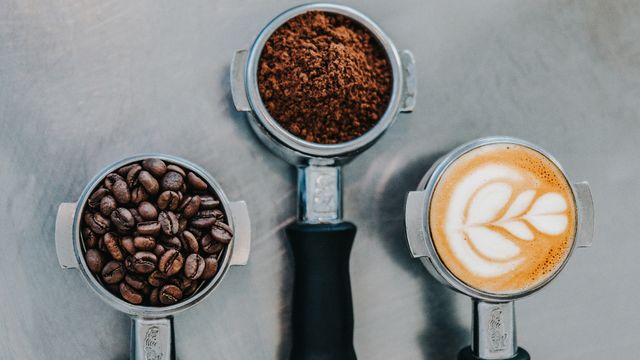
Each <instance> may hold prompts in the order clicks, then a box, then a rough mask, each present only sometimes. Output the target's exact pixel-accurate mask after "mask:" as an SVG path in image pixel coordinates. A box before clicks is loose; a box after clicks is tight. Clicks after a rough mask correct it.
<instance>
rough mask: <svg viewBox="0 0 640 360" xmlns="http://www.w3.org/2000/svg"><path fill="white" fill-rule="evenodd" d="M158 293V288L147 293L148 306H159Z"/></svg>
mask: <svg viewBox="0 0 640 360" xmlns="http://www.w3.org/2000/svg"><path fill="white" fill-rule="evenodd" d="M159 293H160V289H158V288H154V289H153V290H151V293H149V304H150V305H153V306H156V305H159V304H160V299H159V297H158V296H159V295H158V294H159Z"/></svg>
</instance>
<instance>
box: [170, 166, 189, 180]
mask: <svg viewBox="0 0 640 360" xmlns="http://www.w3.org/2000/svg"><path fill="white" fill-rule="evenodd" d="M167 171H173V172H177V173H178V174H180V176H182V177H183V178H184V177H186V176H187V173H186V172H184V169H183V168H181V167H180V166H178V165H174V164H169V165H167Z"/></svg>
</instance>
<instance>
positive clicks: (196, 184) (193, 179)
mask: <svg viewBox="0 0 640 360" xmlns="http://www.w3.org/2000/svg"><path fill="white" fill-rule="evenodd" d="M187 181H188V182H189V185H191V187H192V188H193V189H194V190H197V191H205V190H207V188H208V187H209V186H208V185H207V183H206V182H204V180H202V179H201V178H200V177H198V175H196V174H194V173H193V172H191V171H190V172H189V173H188V174H187Z"/></svg>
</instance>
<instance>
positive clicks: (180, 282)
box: [167, 275, 191, 290]
mask: <svg viewBox="0 0 640 360" xmlns="http://www.w3.org/2000/svg"><path fill="white" fill-rule="evenodd" d="M168 284H171V285H175V286H177V287H179V288H180V290H184V289H186V288H188V287H189V286H190V285H191V279H187V278H186V277H184V276H183V275H180V276H172V277H171V278H169V279H168V280H167V285H168Z"/></svg>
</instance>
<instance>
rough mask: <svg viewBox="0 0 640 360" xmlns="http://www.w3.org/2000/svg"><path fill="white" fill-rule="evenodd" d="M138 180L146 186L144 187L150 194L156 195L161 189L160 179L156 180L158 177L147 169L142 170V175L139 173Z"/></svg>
mask: <svg viewBox="0 0 640 360" xmlns="http://www.w3.org/2000/svg"><path fill="white" fill-rule="evenodd" d="M138 181H139V182H140V184H141V185H142V186H144V189H145V190H147V192H148V193H149V194H150V195H155V194H157V193H158V191H159V190H160V184H158V180H156V178H154V177H153V175H151V173H149V172H148V171H146V170H142V171H140V175H138Z"/></svg>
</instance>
